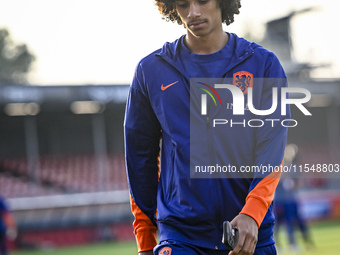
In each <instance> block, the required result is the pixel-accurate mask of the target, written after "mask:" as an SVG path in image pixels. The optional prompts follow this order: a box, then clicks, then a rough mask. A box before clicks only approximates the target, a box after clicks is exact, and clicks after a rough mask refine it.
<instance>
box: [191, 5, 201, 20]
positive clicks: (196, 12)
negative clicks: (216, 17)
mask: <svg viewBox="0 0 340 255" xmlns="http://www.w3.org/2000/svg"><path fill="white" fill-rule="evenodd" d="M199 16H201V10H200V6H199V4H197V3H196V2H194V3H191V4H190V6H189V13H188V18H195V17H199Z"/></svg>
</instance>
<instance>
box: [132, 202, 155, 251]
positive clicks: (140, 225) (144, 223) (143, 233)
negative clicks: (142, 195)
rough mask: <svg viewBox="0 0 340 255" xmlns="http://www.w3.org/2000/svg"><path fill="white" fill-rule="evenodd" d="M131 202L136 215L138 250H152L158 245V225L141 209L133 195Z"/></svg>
mask: <svg viewBox="0 0 340 255" xmlns="http://www.w3.org/2000/svg"><path fill="white" fill-rule="evenodd" d="M130 203H131V211H132V214H133V215H134V216H135V220H134V222H133V228H134V234H135V236H136V241H137V248H138V252H143V251H150V250H152V249H153V248H154V247H155V246H156V245H157V239H156V232H157V227H156V226H155V225H153V224H152V222H151V220H150V218H149V217H148V216H146V215H145V213H143V212H142V211H141V209H139V207H138V206H137V205H136V203H135V201H134V200H133V198H132V196H131V195H130Z"/></svg>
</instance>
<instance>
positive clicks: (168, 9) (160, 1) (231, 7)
mask: <svg viewBox="0 0 340 255" xmlns="http://www.w3.org/2000/svg"><path fill="white" fill-rule="evenodd" d="M216 1H217V3H218V4H219V6H220V8H221V10H222V22H224V23H226V24H227V25H230V24H231V23H233V22H234V15H235V14H239V13H240V8H241V0H216ZM155 2H156V6H157V7H158V10H159V11H160V13H161V14H162V15H163V17H164V18H165V20H167V21H169V20H171V21H172V22H175V21H177V23H178V24H179V25H182V20H181V18H180V17H179V16H178V14H177V11H176V6H175V0H155Z"/></svg>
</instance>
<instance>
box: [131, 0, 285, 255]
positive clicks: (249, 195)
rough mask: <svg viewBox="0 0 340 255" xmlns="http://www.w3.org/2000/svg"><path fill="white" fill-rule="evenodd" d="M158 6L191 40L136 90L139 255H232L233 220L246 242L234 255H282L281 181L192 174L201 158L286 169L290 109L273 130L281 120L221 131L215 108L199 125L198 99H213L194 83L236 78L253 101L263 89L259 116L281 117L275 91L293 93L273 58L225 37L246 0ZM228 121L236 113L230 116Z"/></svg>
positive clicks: (170, 47)
mask: <svg viewBox="0 0 340 255" xmlns="http://www.w3.org/2000/svg"><path fill="white" fill-rule="evenodd" d="M156 4H157V6H158V8H159V10H160V12H161V13H162V14H163V15H164V16H165V18H166V19H168V20H171V21H177V23H178V24H183V25H184V26H185V28H186V31H187V33H186V35H184V36H182V37H181V38H179V39H178V40H176V41H175V42H173V43H166V44H165V45H164V46H163V48H162V49H159V50H157V51H155V52H153V53H152V54H150V55H148V56H147V57H145V58H144V59H142V60H141V61H140V63H139V64H138V66H137V68H136V72H135V76H134V79H133V82H132V85H131V88H130V94H129V98H128V103H127V108H126V116H125V124H124V126H125V150H126V165H127V175H128V181H129V188H130V193H131V208H132V213H133V214H134V216H135V221H134V224H133V225H134V230H135V235H136V239H137V246H138V252H139V254H159V255H164V254H167V255H170V254H174V255H177V254H180V255H182V254H185V255H188V254H192V255H196V254H199V255H201V254H202V255H203V254H226V252H227V248H226V246H225V245H224V244H223V243H222V242H221V239H222V224H223V222H224V221H226V220H228V221H231V223H232V225H233V226H235V227H236V228H237V229H238V233H239V238H238V242H237V245H236V247H235V248H234V249H233V250H232V251H230V254H231V255H234V254H276V250H275V246H274V240H273V237H272V236H273V223H274V216H273V213H272V205H271V203H272V200H273V195H274V192H275V188H276V186H277V183H278V181H279V179H278V178H262V176H255V177H254V178H191V175H190V169H191V168H190V167H191V164H193V162H192V160H193V157H192V155H195V159H198V160H201V159H202V161H206V162H212V161H211V159H214V160H215V159H216V160H217V159H218V160H220V159H222V161H221V162H223V163H226V164H230V165H232V166H234V167H235V168H236V169H238V170H240V169H241V167H242V166H252V165H255V166H260V165H261V166H262V165H265V164H270V165H271V166H273V167H278V166H279V165H280V164H281V163H282V159H283V152H284V147H285V142H286V135H287V130H286V128H285V127H283V126H282V125H280V123H281V120H282V118H283V116H281V112H280V110H281V108H280V104H277V109H276V110H275V111H274V112H273V113H272V114H271V115H270V116H260V117H261V118H260V117H257V119H260V120H261V121H263V122H264V120H265V119H266V117H268V118H270V119H272V121H273V122H272V125H265V126H263V127H258V128H252V127H250V126H243V125H241V127H240V125H239V126H237V127H235V126H233V127H230V128H228V129H223V128H219V127H217V128H216V127H215V123H214V127H212V120H211V119H210V118H209V117H213V116H214V114H217V113H216V112H215V113H214V110H216V109H217V108H214V109H213V108H212V107H210V106H209V110H208V113H205V114H203V115H202V116H201V115H197V114H196V115H194V116H195V117H194V119H195V120H197V122H198V124H197V123H196V122H195V124H194V123H192V122H191V114H192V112H193V109H194V108H195V107H194V106H195V105H200V98H201V97H200V96H201V95H198V96H197V94H195V93H198V92H197V91H207V90H199V89H196V90H195V88H192V87H193V85H192V84H191V83H190V80H191V79H192V78H221V77H222V78H225V79H227V78H231V79H232V80H233V82H234V85H235V86H239V88H240V89H241V90H242V92H243V94H244V95H246V94H247V91H248V89H250V88H251V87H253V97H254V99H253V104H254V106H256V107H255V108H256V109H262V110H265V109H269V108H271V107H270V106H271V103H272V102H271V101H272V100H271V99H272V88H273V87H275V88H278V89H280V88H281V87H282V86H286V83H285V82H282V79H284V78H285V74H284V71H283V69H282V67H281V65H280V63H279V61H278V60H277V58H276V57H275V55H274V54H273V53H271V52H269V51H267V50H265V49H264V48H262V47H260V46H259V45H257V44H255V43H250V42H248V41H246V40H244V39H242V38H239V37H237V36H236V35H235V34H231V33H226V32H224V31H223V29H222V22H225V23H226V24H227V25H229V24H230V23H232V22H233V21H234V14H238V13H239V8H240V7H241V5H240V0H156ZM255 78H258V79H260V80H261V81H262V83H261V84H259V83H258V82H255V80H254V79H255ZM267 78H278V79H279V81H278V82H277V84H276V83H275V82H268V81H267V80H265V79H267ZM204 86H205V85H204ZM207 86H208V85H207ZM212 87H213V85H212V86H210V87H209V88H212ZM191 90H194V91H195V92H194V93H190V91H191ZM241 94H242V93H241ZM216 95H217V93H216ZM220 95H221V97H222V99H224V100H225V99H226V98H227V97H228V96H226V95H224V94H220ZM202 98H203V97H202ZM227 99H228V100H229V99H230V97H228V98H227ZM222 101H223V100H221V105H222ZM273 101H274V100H273ZM191 102H193V105H194V106H193V105H192V104H191ZM228 102H232V101H228ZM234 103H235V102H234ZM220 112H226V109H224V108H223V109H222V107H220ZM228 114H229V113H228ZM287 115H288V116H289V113H288V114H287ZM216 116H218V114H217V115H216ZM245 116H246V117H245V118H246V120H244V122H243V123H245V122H246V121H248V120H249V119H250V118H251V116H253V115H251V114H250V113H249V111H247V112H246V113H245ZM274 119H275V120H276V121H275V124H274ZM288 119H289V117H288ZM279 120H280V121H279ZM200 121H201V122H200ZM196 124H197V125H196ZM252 126H254V125H252ZM196 127H197V130H198V131H197V132H196V131H195V129H196ZM202 132H203V133H202ZM216 133H217V134H218V135H216ZM197 134H198V136H199V137H201V138H202V139H201V140H202V141H203V142H202V143H201V144H200V145H199V146H195V143H193V144H191V142H192V141H191V140H192V139H193V136H196V137H197ZM207 137H208V138H207ZM160 139H161V146H160ZM202 144H204V145H203V146H201V145H202ZM212 144H213V146H215V147H213V146H212ZM160 147H161V150H160ZM214 148H218V150H215V149H214ZM160 152H161V153H160ZM159 154H161V157H160V169H159V160H158V158H159ZM207 155H208V156H207ZM207 158H209V159H207ZM209 160H210V161H209ZM219 162H220V161H219ZM157 229H158V230H159V232H160V242H159V244H158V245H157V242H156V231H157Z"/></svg>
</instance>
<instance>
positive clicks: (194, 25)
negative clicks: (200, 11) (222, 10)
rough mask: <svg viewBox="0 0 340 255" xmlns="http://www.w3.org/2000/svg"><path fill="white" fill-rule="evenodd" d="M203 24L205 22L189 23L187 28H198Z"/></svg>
mask: <svg viewBox="0 0 340 255" xmlns="http://www.w3.org/2000/svg"><path fill="white" fill-rule="evenodd" d="M205 22H206V21H205V20H199V21H194V22H190V23H189V27H199V26H201V25H203V24H204V23H205Z"/></svg>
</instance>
